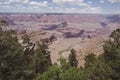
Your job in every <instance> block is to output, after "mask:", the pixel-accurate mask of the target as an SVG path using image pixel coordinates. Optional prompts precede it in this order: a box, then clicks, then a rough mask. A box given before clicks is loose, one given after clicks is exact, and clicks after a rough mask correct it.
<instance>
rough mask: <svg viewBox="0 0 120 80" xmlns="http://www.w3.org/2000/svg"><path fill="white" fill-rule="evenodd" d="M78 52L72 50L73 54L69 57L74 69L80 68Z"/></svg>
mask: <svg viewBox="0 0 120 80" xmlns="http://www.w3.org/2000/svg"><path fill="white" fill-rule="evenodd" d="M75 53H76V51H75V50H74V49H72V50H71V53H70V55H69V59H68V60H69V64H70V65H71V66H72V67H77V66H78V61H77V59H76V54H75Z"/></svg>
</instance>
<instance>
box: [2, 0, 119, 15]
mask: <svg viewBox="0 0 120 80" xmlns="http://www.w3.org/2000/svg"><path fill="white" fill-rule="evenodd" d="M0 13H75V14H76V13H77V14H120V0H0Z"/></svg>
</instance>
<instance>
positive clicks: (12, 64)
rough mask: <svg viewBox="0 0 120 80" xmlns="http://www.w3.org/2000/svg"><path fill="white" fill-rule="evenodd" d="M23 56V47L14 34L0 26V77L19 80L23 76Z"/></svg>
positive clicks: (5, 79) (3, 79)
mask: <svg viewBox="0 0 120 80" xmlns="http://www.w3.org/2000/svg"><path fill="white" fill-rule="evenodd" d="M24 60H25V58H24V54H23V47H22V46H21V44H19V43H18V39H17V37H16V36H12V34H11V33H10V32H7V31H2V29H1V28H0V78H1V79H2V80H20V79H22V78H23V77H24V76H23V74H24V70H25V66H24V65H25V63H24V62H25V61H24Z"/></svg>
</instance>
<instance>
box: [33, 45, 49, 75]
mask: <svg viewBox="0 0 120 80" xmlns="http://www.w3.org/2000/svg"><path fill="white" fill-rule="evenodd" d="M50 65H51V59H50V52H49V50H48V46H47V45H46V44H44V43H42V44H39V43H38V48H37V49H36V51H35V73H43V72H44V71H45V70H47V69H48V68H49V66H50Z"/></svg>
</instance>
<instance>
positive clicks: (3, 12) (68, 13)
mask: <svg viewBox="0 0 120 80" xmlns="http://www.w3.org/2000/svg"><path fill="white" fill-rule="evenodd" d="M0 14H81V15H120V13H27V12H26V13H23V12H21V13H20V12H0Z"/></svg>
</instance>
